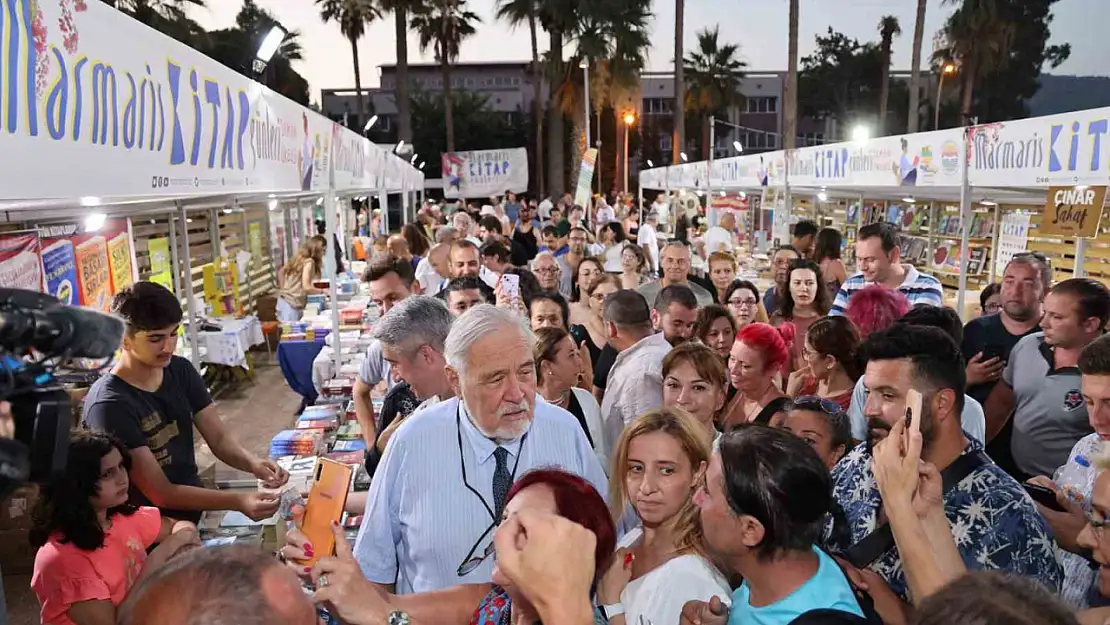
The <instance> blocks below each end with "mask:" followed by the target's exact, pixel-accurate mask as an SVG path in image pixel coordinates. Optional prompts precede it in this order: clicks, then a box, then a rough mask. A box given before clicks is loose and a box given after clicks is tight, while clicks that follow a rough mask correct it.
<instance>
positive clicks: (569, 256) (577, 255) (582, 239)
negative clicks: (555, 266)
mask: <svg viewBox="0 0 1110 625" xmlns="http://www.w3.org/2000/svg"><path fill="white" fill-rule="evenodd" d="M567 243H568V244H569V245H570V251H569V252H567V253H566V254H565V255H564V256H563V262H565V263H566V264H567V265H568V266H569V267H570V271H571V275H572V276H573V275H576V274H577V272H578V263H580V262H582V259H583V258H586V246H587V245H588V244H589V243H590V239H589V235H587V234H586V229H585V228H583V227H582V226H572V227H571V229H570V235H569V238H568V239H567Z"/></svg>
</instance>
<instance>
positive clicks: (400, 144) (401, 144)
mask: <svg viewBox="0 0 1110 625" xmlns="http://www.w3.org/2000/svg"><path fill="white" fill-rule="evenodd" d="M403 147H405V140H404V139H401V140H400V141H398V142H397V146H396V147H395V148H393V153H394V154H400V153H401V148H403Z"/></svg>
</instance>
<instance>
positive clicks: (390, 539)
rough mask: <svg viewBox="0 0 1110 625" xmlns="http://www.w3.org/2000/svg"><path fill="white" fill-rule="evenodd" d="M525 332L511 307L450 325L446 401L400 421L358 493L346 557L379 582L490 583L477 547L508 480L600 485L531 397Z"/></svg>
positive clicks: (529, 344) (583, 452)
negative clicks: (541, 470)
mask: <svg viewBox="0 0 1110 625" xmlns="http://www.w3.org/2000/svg"><path fill="white" fill-rule="evenodd" d="M535 342H536V339H535V337H534V336H533V335H532V331H531V330H530V329H528V326H527V324H526V323H525V320H524V319H523V318H522V317H521V316H520V315H518V314H516V313H515V312H512V311H509V310H505V309H501V308H497V307H494V306H490V305H489V304H480V305H478V306H475V307H474V308H472V309H470V310H468V311H467V312H466V313H465V314H463V315H462V316H461V317H459V318H458V319H455V321H454V322H453V323H452V324H451V330H450V332H449V333H448V335H447V340H446V342H445V343H444V346H443V357H444V359H445V360H446V363H447V364H446V367H445V368H444V371H445V373H446V376H447V382H448V385H449V386H450V388H451V390H452V392H453V394H454V395H455V396H456V398H452V399H449V400H447V401H444V402H442V403H439V404H437V405H435V406H433V407H431V408H427V409H425V410H422V411H419V412H417V413H415V414H414V415H413V416H411V417H409V419H408V421H407V422H406V423H405V425H404V427H401V428H399V429H398V430H397V431H396V432H395V433H394V434H393V437H392V438H391V439H390V441H389V446H388V447H387V448H386V450H385V454H384V455H383V456H382V460H381V464H379V465H378V471H377V473H376V475H375V476H374V480H373V481H372V482H371V484H370V491H369V494H368V495H367V503H366V513H365V516H364V520H363V523H362V527H361V528H360V530H359V535H358V540H357V541H356V542H355V547H354V555H355V557H356V559H357V560H358V563H359V565H360V566H361V568H362V572H363V573H364V574H365V575H366V577H367V578H368V579H369V580H370V581H371V582H374V583H376V584H378V585H380V586H381V587H382V588H383V589H384V590H387V591H389V592H394V593H396V594H411V593H418V592H430V591H434V590H442V589H444V588H448V587H450V586H455V585H458V584H485V583H489V581H490V576H491V574H492V572H493V558H488V557H486V558H485V559H484V560H482V561H481V564H479V565H477V566H472V565H471V564H468V563H470V561H471V560H472V559H475V558H478V559H482V558H483V554H488V552H487V549H488V548H489V546H490V544H491V542H492V540H493V534H494V529H495V528H496V527H497V524H498V523H499V522H500V521H501V514H502V509H503V507H504V504H505V496H506V495H507V494H508V491H509V487H510V486H511V485H512V483H513V481H514V480H515V478H516V477H518V476H521V475H524V474H525V473H527V472H528V471H529V470H531V469H534V468H536V467H555V468H560V469H563V470H564V471H569V472H571V473H574V474H576V475H580V476H582V477H584V478H585V479H586V480H587V481H589V482H590V483H591V484H592V485H593V486H594V487H595V488H596V489H597V491H598V492H599V493H606V492H608V490H607V481H606V479H605V473H604V471H602V468H601V465H600V463H598V461H597V456H596V455H595V453H594V451H593V449H591V447H590V443H589V441H588V440H587V439H586V435H585V433H584V432H583V431H582V428H581V426H579V424H578V420H577V419H575V418H574V417H573V416H572V415H571V414H570V413H569V412H567V411H565V410H563V409H562V408H559V407H557V406H554V405H552V404H549V403H547V402H544V401H542V400H541V401H538V398H539V395H537V393H536V365H535V362H534V360H533V357H532V350H533V348H534V346H535Z"/></svg>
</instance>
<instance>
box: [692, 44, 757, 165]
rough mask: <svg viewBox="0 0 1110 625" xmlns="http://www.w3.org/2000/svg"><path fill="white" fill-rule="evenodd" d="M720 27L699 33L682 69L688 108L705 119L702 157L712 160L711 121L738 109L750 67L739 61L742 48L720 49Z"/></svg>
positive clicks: (729, 45)
mask: <svg viewBox="0 0 1110 625" xmlns="http://www.w3.org/2000/svg"><path fill="white" fill-rule="evenodd" d="M719 34H720V33H719V27H716V26H715V27H713V29H709V28H706V29H705V30H703V31H701V32H699V33H698V47H697V49H696V50H694V51H693V52H692V53H691V54H690V56H688V57H686V59H685V61H684V62H683V65H685V66H686V73H687V74H688V75H689V77H690V78H689V81H688V82H689V87H688V88H687V90H686V108H687V109H689V110H690V111H694V112H697V113H699V114H700V115H702V133H701V134H702V153H703V158H705V159H708V158H709V151H710V150H711V149H712V148H713V146H711V145H710V140H709V135H710V132H709V118H710V116H712V115H716V114H718V113H721V112H723V111H725V110H727V109H728V107H730V106H733V105H739V104H740V103H741V102H742V101H743V96H741V95H740V81H741V80H742V79H743V78H744V70H745V69H746V68H747V67H748V64H747V63H746V62H744V61H742V60H740V59H739V58H738V57H739V55H740V46H738V45H736V44H733V43H730V44H726V45H721V44H720V42H719Z"/></svg>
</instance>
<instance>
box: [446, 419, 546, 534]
mask: <svg viewBox="0 0 1110 625" xmlns="http://www.w3.org/2000/svg"><path fill="white" fill-rule="evenodd" d="M455 435H456V437H457V438H458V441H459V468H460V469H462V479H463V486H466V488H467V490H469V491H470V492H472V493H474V496H475V497H477V498H478V501H481V502H482V505H483V506H485V508H486V512H488V513H489V518H490V520H491V521H493V522H494V523H496V522H497V520H498V519H497V515H496V514H494V513H493V508H492V507H491V506H490V505H489V503H488V502H487V501H486V498H485V497H483V496H482V494H481V493H479V492H478V491H477V490H475V488H474V487H473V486H471V485H470V482H468V481H467V479H466V458H465V457H464V456H463V444H462V398H461V397H460V398H459V404H458V406H457V407H456V409H455ZM526 440H528V432H525V433H524V436H522V437H521V438H520V448H518V449H517V450H516V461H515V462H513V473H512V476H511V480H512V481H513V482H516V469H517V467H518V466H520V457H521V456H522V455H523V453H524V441H526Z"/></svg>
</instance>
